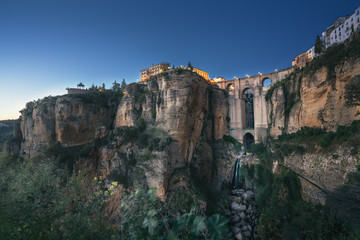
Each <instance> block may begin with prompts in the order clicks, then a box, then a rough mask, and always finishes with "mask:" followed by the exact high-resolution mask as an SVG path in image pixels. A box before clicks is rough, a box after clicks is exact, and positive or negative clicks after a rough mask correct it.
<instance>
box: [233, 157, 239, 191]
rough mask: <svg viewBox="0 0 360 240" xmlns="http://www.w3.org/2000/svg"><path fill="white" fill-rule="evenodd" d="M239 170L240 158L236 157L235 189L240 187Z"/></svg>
mask: <svg viewBox="0 0 360 240" xmlns="http://www.w3.org/2000/svg"><path fill="white" fill-rule="evenodd" d="M239 170H240V158H238V159H236V163H235V177H234V187H233V188H234V189H236V188H240V181H239Z"/></svg>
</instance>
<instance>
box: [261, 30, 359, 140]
mask: <svg viewBox="0 0 360 240" xmlns="http://www.w3.org/2000/svg"><path fill="white" fill-rule="evenodd" d="M359 46H360V35H359V34H357V35H356V36H354V37H353V39H350V40H349V41H347V42H346V43H345V44H341V45H336V46H334V47H331V48H329V49H328V50H327V51H326V52H325V53H324V54H323V55H321V56H319V57H317V58H315V59H314V60H313V61H312V62H310V63H309V64H308V65H307V66H306V67H304V68H302V69H298V70H296V71H295V72H294V73H293V74H291V75H290V76H289V77H288V78H286V79H285V80H283V81H281V82H278V83H276V84H275V85H274V86H272V87H271V89H270V90H269V91H268V93H267V96H266V99H267V110H268V123H269V134H270V135H271V136H274V137H277V136H278V135H280V134H282V133H292V132H296V131H298V130H300V129H301V128H302V127H318V128H325V129H327V130H328V131H334V130H336V128H337V126H339V125H340V126H342V125H349V124H350V123H351V122H353V121H354V120H358V119H360V106H359V105H354V104H351V103H350V104H349V98H347V96H349V94H348V91H349V88H347V87H346V86H347V85H351V84H354V82H355V81H356V79H357V78H358V77H359V76H360V50H359Z"/></svg>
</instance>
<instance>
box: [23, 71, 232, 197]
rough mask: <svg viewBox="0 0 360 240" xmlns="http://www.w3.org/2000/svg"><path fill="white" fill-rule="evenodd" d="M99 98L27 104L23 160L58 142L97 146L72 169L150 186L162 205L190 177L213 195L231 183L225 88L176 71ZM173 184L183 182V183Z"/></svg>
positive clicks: (63, 98) (66, 98) (78, 97)
mask: <svg viewBox="0 0 360 240" xmlns="http://www.w3.org/2000/svg"><path fill="white" fill-rule="evenodd" d="M101 94H103V93H97V94H95V95H91V94H90V95H88V94H85V95H65V96H60V97H56V98H50V97H49V98H45V99H44V100H41V101H38V102H33V103H29V104H28V106H27V108H26V109H25V110H23V111H22V116H21V118H20V126H21V133H22V136H23V140H22V144H21V155H22V156H23V157H25V158H28V157H34V156H36V155H37V154H39V153H41V152H42V151H44V150H45V149H46V148H48V147H50V146H53V145H54V144H55V143H56V142H59V143H60V144H61V146H62V147H66V148H67V147H74V146H79V145H83V144H88V143H90V144H91V143H92V142H94V149H93V150H92V151H90V154H89V155H88V156H85V157H84V156H82V157H81V158H80V159H79V160H78V161H77V163H76V165H75V170H80V169H83V168H85V167H87V168H89V169H92V173H93V174H95V175H97V176H102V177H104V178H106V177H107V176H111V177H112V178H114V179H116V180H117V181H119V182H121V183H122V184H124V185H126V186H131V187H134V188H152V187H155V188H157V189H158V190H157V191H158V195H159V196H160V197H161V198H163V199H165V198H166V196H167V194H170V195H171V194H176V191H175V189H176V188H177V187H184V186H185V185H188V186H191V185H192V184H190V183H189V182H187V183H186V184H185V182H184V181H189V179H191V181H198V182H201V183H204V184H207V185H209V186H210V185H214V186H215V187H216V188H217V189H220V188H221V185H222V183H223V182H229V181H231V177H232V175H231V171H232V168H233V166H232V165H233V164H232V162H231V161H229V159H230V160H235V157H236V156H235V152H234V151H233V150H232V147H231V144H230V145H229V143H226V142H224V141H223V140H222V139H223V136H224V134H228V122H227V120H226V119H227V115H228V102H227V98H226V94H225V92H224V91H223V90H221V89H219V88H218V87H217V86H211V85H209V84H208V83H207V82H206V81H205V80H204V79H203V78H201V77H200V76H198V75H197V74H195V73H193V72H190V71H183V70H182V71H180V70H174V71H170V72H166V73H163V74H162V75H159V76H158V77H156V78H153V79H151V80H149V81H148V82H147V83H146V84H130V85H129V86H127V89H126V94H125V95H124V96H123V97H122V99H121V101H119V99H112V100H114V101H112V100H111V99H109V98H106V97H102V95H101ZM117 103H118V104H117ZM124 132H126V133H124ZM101 139H102V140H101ZM99 144H100V145H99ZM225 163H227V164H225ZM179 169H182V170H181V171H180V170H179ZM179 171H180V172H181V174H182V175H181V176H187V177H184V178H183V177H181V176H179V174H178V173H179ZM174 179H180V180H181V179H185V180H184V181H183V183H184V185H181V184H180V185H178V180H176V181H175V180H174ZM186 179H187V180H186ZM214 179H216V181H215V180H214ZM174 181H175V183H176V184H173V185H174V186H171V187H170V183H171V182H172V183H174ZM180 182H181V181H180ZM170 188H171V191H170V190H169V189H170ZM169 191H170V192H169ZM189 199H191V197H190V196H189Z"/></svg>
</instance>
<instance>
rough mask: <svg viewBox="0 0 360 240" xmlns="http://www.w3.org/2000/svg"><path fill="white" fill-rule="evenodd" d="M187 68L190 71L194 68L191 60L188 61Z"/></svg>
mask: <svg viewBox="0 0 360 240" xmlns="http://www.w3.org/2000/svg"><path fill="white" fill-rule="evenodd" d="M187 68H188V69H189V70H191V71H192V70H193V69H194V67H193V66H192V65H191V62H190V61H189V62H188V66H187Z"/></svg>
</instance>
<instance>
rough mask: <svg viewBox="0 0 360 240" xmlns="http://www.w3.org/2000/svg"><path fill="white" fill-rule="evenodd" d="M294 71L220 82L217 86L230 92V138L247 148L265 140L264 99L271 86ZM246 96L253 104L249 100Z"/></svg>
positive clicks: (265, 113) (285, 70) (289, 70)
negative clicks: (262, 139)
mask: <svg viewBox="0 0 360 240" xmlns="http://www.w3.org/2000/svg"><path fill="white" fill-rule="evenodd" d="M293 71H294V68H292V67H291V68H287V69H284V70H280V71H276V72H272V73H267V74H259V75H256V76H251V77H246V78H235V79H233V80H223V81H219V82H217V83H216V84H217V85H218V86H219V87H220V88H222V89H226V90H227V91H229V115H230V135H231V136H232V137H234V138H235V139H237V140H238V141H239V142H241V143H243V144H244V145H245V146H246V147H248V146H249V145H250V144H251V143H253V142H259V140H260V139H261V138H263V137H265V136H266V134H267V127H268V118H267V107H266V100H265V95H266V92H267V91H268V90H269V88H270V86H271V85H273V84H275V83H276V82H277V81H280V80H282V79H284V78H286V77H287V76H289V75H290V74H291V73H292V72H293ZM249 96H250V98H251V96H252V100H249Z"/></svg>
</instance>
